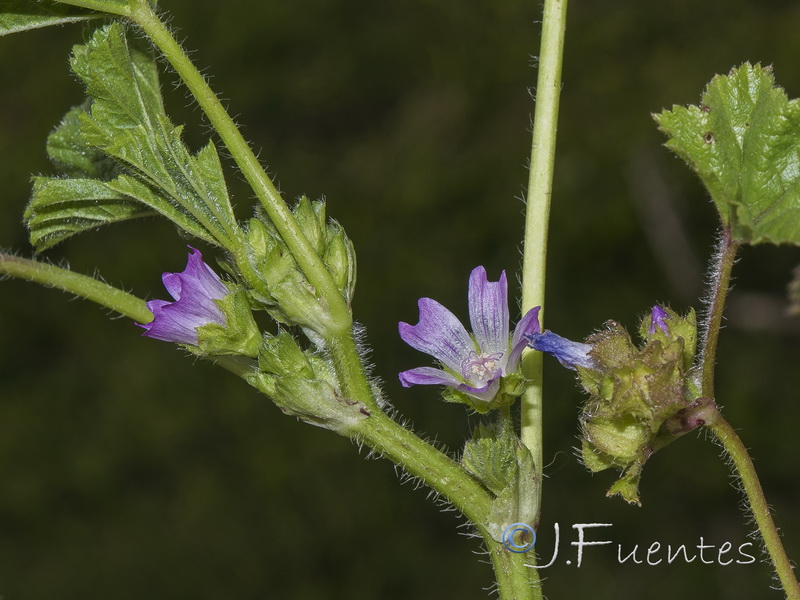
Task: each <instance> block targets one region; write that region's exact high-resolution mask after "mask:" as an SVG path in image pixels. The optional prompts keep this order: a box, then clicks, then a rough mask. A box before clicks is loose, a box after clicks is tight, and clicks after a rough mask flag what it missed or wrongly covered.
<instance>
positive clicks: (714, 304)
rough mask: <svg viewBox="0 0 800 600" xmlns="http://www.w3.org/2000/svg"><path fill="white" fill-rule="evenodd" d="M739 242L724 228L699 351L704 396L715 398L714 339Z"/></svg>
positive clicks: (715, 356)
mask: <svg viewBox="0 0 800 600" xmlns="http://www.w3.org/2000/svg"><path fill="white" fill-rule="evenodd" d="M738 250H739V244H738V243H737V242H735V241H733V240H732V238H731V231H730V229H729V228H728V227H726V228H725V229H723V231H722V238H721V239H720V243H719V250H718V252H717V258H716V262H715V263H714V265H713V266H712V271H711V275H710V279H711V285H712V290H711V302H710V306H709V311H708V315H707V316H706V324H705V331H704V333H703V347H702V350H701V351H700V360H701V361H702V363H701V364H702V380H701V385H702V395H703V397H705V398H714V371H715V369H716V363H717V341H718V340H719V331H720V328H721V327H722V313H723V311H724V310H725V299H726V298H727V297H728V290H729V289H730V283H731V271H732V270H733V264H734V262H736V252H737V251H738Z"/></svg>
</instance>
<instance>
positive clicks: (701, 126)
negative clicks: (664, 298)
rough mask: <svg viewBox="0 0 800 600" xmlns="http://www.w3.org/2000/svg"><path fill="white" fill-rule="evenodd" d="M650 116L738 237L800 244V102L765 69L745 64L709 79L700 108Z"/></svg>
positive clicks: (723, 221)
mask: <svg viewBox="0 0 800 600" xmlns="http://www.w3.org/2000/svg"><path fill="white" fill-rule="evenodd" d="M654 117H655V119H656V121H657V122H658V125H659V129H660V130H661V131H663V132H664V133H666V134H667V136H669V139H668V141H667V143H666V146H667V147H668V148H670V149H672V150H673V151H675V153H676V154H678V155H679V156H680V157H681V158H683V159H684V160H685V161H686V162H687V163H688V164H689V166H690V167H691V168H692V169H694V171H695V172H696V173H697V174H698V175H699V176H700V179H701V180H702V181H703V183H704V184H705V186H706V188H707V189H708V191H709V193H710V194H711V198H712V199H713V201H714V204H715V205H716V207H717V210H718V211H719V214H720V218H721V220H722V223H723V225H726V226H729V227H730V229H731V233H732V235H733V238H734V239H735V240H737V241H740V242H747V243H750V244H758V243H764V242H770V243H774V244H781V243H790V244H800V100H789V99H788V97H787V96H786V93H785V92H784V91H783V89H782V88H780V87H776V85H775V80H774V78H773V75H772V70H771V69H770V68H764V67H761V66H760V65H758V64H756V65H751V64H749V63H745V64H743V65H742V66H741V67H739V68H738V69H733V70H732V71H731V72H730V73H729V74H728V75H717V76H716V77H714V79H712V80H711V82H710V83H709V84H708V86H707V87H706V90H705V92H704V93H703V96H702V100H701V105H700V106H689V107H682V106H675V107H673V108H672V110H665V111H663V112H662V113H660V114H658V115H654Z"/></svg>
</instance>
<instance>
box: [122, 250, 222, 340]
mask: <svg viewBox="0 0 800 600" xmlns="http://www.w3.org/2000/svg"><path fill="white" fill-rule="evenodd" d="M189 250H190V251H191V252H190V253H189V260H188V262H187V263H186V269H184V270H183V272H182V273H164V274H163V275H162V277H161V280H162V281H163V282H164V287H165V288H167V291H168V292H169V295H170V296H172V297H173V298H174V299H175V301H174V302H168V301H167V300H151V301H150V302H148V303H147V308H148V309H149V310H150V312H152V313H153V320H152V321H151V322H150V323H147V324H144V325H143V324H141V323H137V325H139V327H143V328H144V329H145V332H144V333H143V334H142V335H145V336H147V337H151V338H155V339H157V340H163V341H165V342H175V343H177V344H191V345H193V346H196V345H197V344H198V334H197V328H198V327H202V326H203V325H208V324H211V323H216V324H218V325H223V326H224V325H225V322H226V318H225V314H224V313H223V311H222V310H221V309H220V307H219V306H218V305H217V303H216V302H215V301H216V300H222V299H223V298H224V297H225V296H227V295H228V294H229V293H230V291H229V290H228V288H227V287H226V286H225V284H224V283H222V280H221V279H220V278H219V277H218V276H217V274H216V273H214V271H212V270H211V267H209V266H208V265H207V264H206V263H205V262H203V255H202V254H201V253H200V251H199V250H197V249H195V248H192V247H191V246H189Z"/></svg>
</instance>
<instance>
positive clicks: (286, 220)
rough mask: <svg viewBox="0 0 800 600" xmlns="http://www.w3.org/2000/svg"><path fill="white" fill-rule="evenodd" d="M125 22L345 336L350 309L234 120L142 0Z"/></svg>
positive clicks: (136, 0) (136, 2)
mask: <svg viewBox="0 0 800 600" xmlns="http://www.w3.org/2000/svg"><path fill="white" fill-rule="evenodd" d="M131 7H132V8H131V14H130V18H131V20H133V21H134V22H135V23H136V24H137V25H138V26H139V27H141V28H142V30H143V31H144V32H145V33H146V34H147V36H148V37H149V38H150V39H151V40H152V42H153V43H154V44H155V45H156V46H157V47H158V49H159V50H160V51H161V53H162V54H163V55H164V57H165V58H166V59H167V60H168V61H169V63H170V64H171V65H172V67H173V68H174V69H175V71H176V72H177V73H178V75H180V77H181V79H182V80H183V82H184V83H185V84H186V87H188V88H189V91H190V92H191V93H192V95H193V96H194V97H195V99H196V100H197V103H198V104H199V105H200V107H201V108H202V109H203V112H205V114H206V116H207V117H208V120H209V121H210V122H211V125H212V126H213V127H214V129H215V130H216V131H217V133H218V134H219V136H220V139H222V141H223V143H224V144H225V146H226V147H227V148H228V151H229V152H230V154H231V157H232V158H233V160H234V161H235V162H236V164H237V166H238V167H239V169H240V170H241V172H242V174H243V175H244V177H245V179H247V182H248V183H249V184H250V186H251V187H252V188H253V191H254V192H255V194H256V197H257V198H258V199H259V201H260V202H261V204H262V206H263V207H264V210H265V211H266V213H267V215H268V216H269V218H270V220H271V221H272V223H273V225H274V226H275V228H276V229H277V230H278V233H280V235H281V237H282V238H283V240H284V242H285V243H286V245H287V246H288V248H289V250H290V251H291V253H292V256H293V257H294V259H295V260H296V261H297V264H298V265H299V266H300V269H301V270H302V271H303V273H304V274H305V276H306V277H307V278H308V281H309V282H310V283H311V284H312V285H313V286H314V288H315V289H316V291H317V294H318V295H319V297H320V298H324V299H325V301H326V302H327V303H328V306H329V309H330V312H331V316H332V320H333V322H332V323H331V329H332V330H335V331H348V330H349V329H350V327H351V325H352V319H351V316H350V308H349V307H348V306H347V303H346V302H345V300H344V298H342V295H341V294H340V293H339V290H338V288H337V287H336V284H335V283H334V281H333V279H332V277H331V275H330V273H329V272H328V269H327V268H326V267H325V265H324V264H323V262H322V260H321V259H320V257H319V255H317V253H316V252H315V251H314V248H312V246H311V244H309V242H308V240H307V239H306V236H305V235H304V234H303V231H302V230H301V229H300V227H299V226H298V224H297V222H296V221H295V220H294V217H293V216H292V213H291V211H290V210H289V208H288V207H287V206H286V203H285V202H284V200H283V198H282V197H281V195H280V193H279V192H278V190H277V189H276V188H275V185H274V184H273V183H272V180H271V179H270V178H269V176H268V175H267V173H266V172H265V171H264V169H263V167H262V166H261V164H260V163H259V161H258V158H257V157H256V155H255V153H254V152H253V150H252V149H251V148H250V146H249V145H248V143H247V142H246V141H245V139H244V138H243V137H242V134H241V132H240V131H239V129H238V127H236V124H235V123H234V121H233V119H232V118H231V117H230V115H229V114H228V113H227V111H226V110H225V107H224V106H222V103H221V102H220V101H219V98H217V95H216V94H215V93H214V92H213V90H212V89H211V88H210V87H209V86H208V84H207V83H206V80H205V78H204V77H203V75H202V74H201V73H200V71H198V70H197V68H196V67H195V66H194V64H192V61H191V60H189V57H188V56H187V55H186V53H185V52H184V51H183V49H182V48H181V47H180V44H178V42H177V41H176V40H175V38H174V37H172V34H171V33H170V32H169V29H167V27H166V26H165V25H164V23H162V22H161V20H160V19H159V18H158V16H157V15H156V14H155V13H154V12H153V10H152V8H151V7H150V5H149V4H148V2H147V1H146V0H132V1H131Z"/></svg>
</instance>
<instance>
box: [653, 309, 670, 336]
mask: <svg viewBox="0 0 800 600" xmlns="http://www.w3.org/2000/svg"><path fill="white" fill-rule="evenodd" d="M669 318H670V316H669V315H668V314H667V311H665V310H664V309H663V308H661V307H660V306H659V305H658V304H656V305H655V306H654V307H653V310H652V311H651V312H650V335H653V334H654V333H655V332H656V327H657V328H658V329H660V330H661V331H663V332H664V333H669V327H667V323H666V321H667V319H669Z"/></svg>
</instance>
